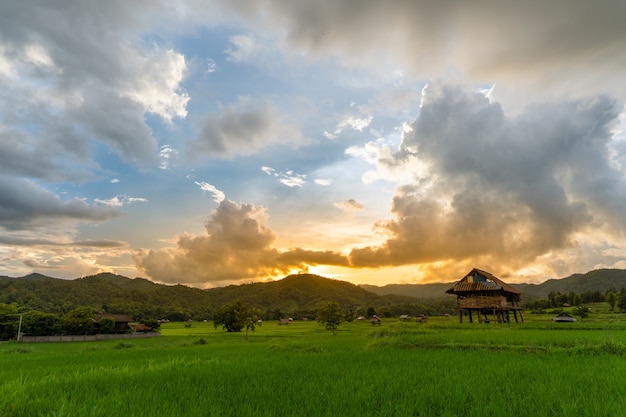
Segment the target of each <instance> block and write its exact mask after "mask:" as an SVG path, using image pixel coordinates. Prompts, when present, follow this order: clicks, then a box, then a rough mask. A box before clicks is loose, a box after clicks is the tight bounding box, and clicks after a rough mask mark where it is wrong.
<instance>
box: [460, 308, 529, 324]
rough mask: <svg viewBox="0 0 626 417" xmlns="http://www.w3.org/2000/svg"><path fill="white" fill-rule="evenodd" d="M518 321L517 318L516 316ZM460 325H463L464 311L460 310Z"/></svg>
mask: <svg viewBox="0 0 626 417" xmlns="http://www.w3.org/2000/svg"><path fill="white" fill-rule="evenodd" d="M516 320H517V316H516ZM459 323H461V324H463V310H459Z"/></svg>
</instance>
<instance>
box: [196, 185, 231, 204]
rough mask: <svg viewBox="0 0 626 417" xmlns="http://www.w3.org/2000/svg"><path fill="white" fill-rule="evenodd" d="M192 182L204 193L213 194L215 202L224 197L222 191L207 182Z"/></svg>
mask: <svg viewBox="0 0 626 417" xmlns="http://www.w3.org/2000/svg"><path fill="white" fill-rule="evenodd" d="M194 183H195V184H196V185H197V186H198V187H200V189H201V190H202V191H204V192H205V193H209V194H211V195H212V196H213V201H215V202H216V203H221V202H222V201H224V199H225V198H226V195H225V194H224V192H223V191H220V190H218V189H217V188H216V187H215V186H214V185H211V184H209V183H208V182H204V181H194Z"/></svg>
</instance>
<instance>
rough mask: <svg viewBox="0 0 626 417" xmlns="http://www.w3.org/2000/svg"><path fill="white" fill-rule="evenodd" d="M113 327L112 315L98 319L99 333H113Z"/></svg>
mask: <svg viewBox="0 0 626 417" xmlns="http://www.w3.org/2000/svg"><path fill="white" fill-rule="evenodd" d="M114 329H115V319H113V318H112V317H102V318H101V319H100V320H99V321H98V332H99V333H100V334H109V333H113V330H114Z"/></svg>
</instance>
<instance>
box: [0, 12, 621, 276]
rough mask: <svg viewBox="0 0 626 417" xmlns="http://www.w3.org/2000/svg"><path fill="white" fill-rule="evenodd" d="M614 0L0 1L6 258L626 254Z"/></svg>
mask: <svg viewBox="0 0 626 417" xmlns="http://www.w3.org/2000/svg"><path fill="white" fill-rule="evenodd" d="M624 22H626V3H625V2H624V1H621V0H598V1H594V2H591V1H587V0H552V1H550V2H546V1H543V0H541V1H539V0H529V1H523V2H520V1H480V0H478V1H472V2H469V1H464V0H463V1H461V0H451V1H446V2H443V1H439V0H428V1H425V0H394V1H383V0H342V1H336V0H318V1H279V0H223V1H221V0H212V1H199V0H189V1H158V0H152V1H148V0H145V1H144V0H137V1H132V2H129V1H124V0H120V1H115V0H111V1H107V2H102V1H98V0H81V1H77V0H76V1H70V0H26V1H19V2H18V1H11V0H0V275H9V276H23V275H26V274H29V273H32V272H37V273H41V274H45V275H48V276H52V277H57V278H64V279H73V278H77V277H81V276H86V275H93V274H97V273H100V272H112V273H116V274H120V275H124V276H127V277H144V278H147V279H151V280H153V281H155V282H158V283H163V284H183V285H188V286H194V287H199V288H211V287H216V286H224V285H231V284H242V283H249V282H255V281H269V280H275V279H279V278H281V277H284V276H286V275H288V274H291V273H303V272H310V273H315V274H319V275H322V276H326V277H330V278H336V279H341V280H345V281H349V282H352V283H355V284H372V285H385V284H391V283H427V282H451V281H456V280H459V279H461V278H462V277H463V276H464V275H465V274H466V273H467V272H468V271H469V270H471V268H474V267H476V268H480V269H484V270H487V271H490V272H491V273H492V274H494V275H496V276H498V277H500V278H502V279H504V280H505V281H507V282H513V283H515V282H531V283H539V282H542V281H543V280H545V279H548V278H561V277H565V276H568V275H570V274H573V273H584V272H587V271H590V270H593V269H598V268H625V269H626V108H625V107H624V104H625V101H624V100H625V99H626V72H625V71H624V68H626V48H624V45H626V25H625V24H624Z"/></svg>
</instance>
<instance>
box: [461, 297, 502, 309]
mask: <svg viewBox="0 0 626 417" xmlns="http://www.w3.org/2000/svg"><path fill="white" fill-rule="evenodd" d="M457 302H458V307H459V308H507V307H509V303H507V300H506V297H504V296H502V295H471V296H468V297H464V298H461V297H459V298H458V299H457Z"/></svg>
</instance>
